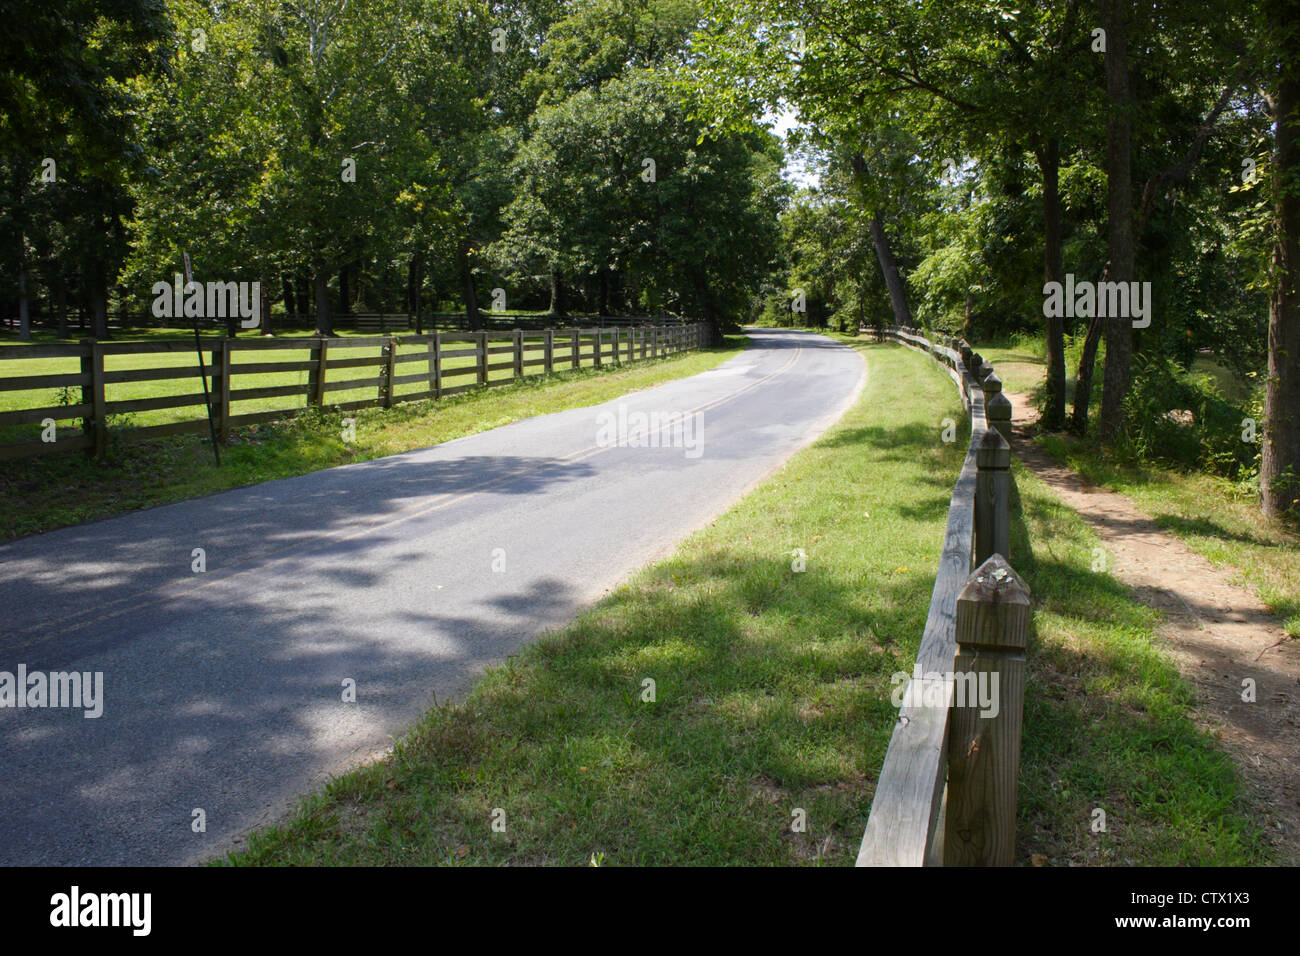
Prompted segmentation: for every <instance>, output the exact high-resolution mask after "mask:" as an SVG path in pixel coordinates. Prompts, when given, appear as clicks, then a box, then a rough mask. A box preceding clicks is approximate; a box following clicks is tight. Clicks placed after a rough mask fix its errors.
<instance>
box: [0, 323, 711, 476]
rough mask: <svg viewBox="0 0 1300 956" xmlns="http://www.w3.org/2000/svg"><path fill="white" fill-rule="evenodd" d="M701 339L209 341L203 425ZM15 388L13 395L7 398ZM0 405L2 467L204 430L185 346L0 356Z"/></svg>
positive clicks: (638, 334) (193, 362) (590, 362)
mask: <svg viewBox="0 0 1300 956" xmlns="http://www.w3.org/2000/svg"><path fill="white" fill-rule="evenodd" d="M703 335H704V330H703V327H702V326H700V325H698V324H673V325H656V326H625V327H615V328H572V329H523V328H518V329H513V330H511V331H509V332H497V331H479V332H432V333H426V334H424V335H391V334H389V335H379V336H356V337H353V336H348V337H338V338H324V337H319V338H318V337H310V338H308V337H287V338H269V337H260V338H252V337H250V338H208V339H206V340H203V342H202V349H203V351H204V364H205V366H206V367H207V372H208V374H209V375H210V380H211V402H212V410H213V417H214V423H215V426H216V429H217V433H218V437H219V439H221V440H223V441H224V440H225V439H226V437H227V436H228V434H229V432H230V429H231V428H235V427H238V426H241V425H252V424H257V423H260V422H266V421H272V420H275V419H282V418H285V417H288V416H290V415H292V414H294V413H295V412H296V411H299V410H301V409H304V408H310V407H313V406H315V407H322V406H324V407H332V408H338V409H340V410H345V411H346V410H351V409H357V408H364V407H369V406H381V407H385V408H387V407H391V406H392V405H394V404H396V403H399V402H409V401H418V400H421V399H440V398H444V397H447V396H450V395H456V394H459V393H461V392H466V391H469V390H470V389H474V388H488V387H495V386H498V385H505V384H508V383H510V382H513V381H516V380H518V379H520V378H524V377H528V376H530V375H539V374H551V373H553V372H558V371H566V370H571V369H578V368H583V367H595V368H600V367H602V366H604V365H607V364H618V363H623V362H632V361H640V360H644V359H655V358H661V357H663V356H666V355H672V354H675V353H677V352H682V351H686V350H688V349H695V348H699V347H700V346H701V344H702V342H703ZM146 357H147V358H146ZM142 362H143V363H146V364H144V365H143V366H142V364H141V363H142ZM24 364H27V365H36V366H43V367H44V368H43V369H42V371H41V373H40V374H30V375H29V374H23V372H24V371H26V370H25V369H24V368H23V365H24ZM49 366H56V368H53V369H51V368H50V367H49ZM254 379H256V381H254ZM241 380H242V381H241ZM15 392H21V393H24V394H23V396H22V397H20V398H17V399H15V398H14V397H13V395H12V393H15ZM0 399H6V401H4V402H3V404H0V409H3V410H0V460H5V459H13V458H21V457H27V456H30V455H41V454H46V453H50V452H56V451H69V450H83V451H85V452H88V453H90V454H93V455H96V456H103V455H104V454H105V452H106V450H107V447H108V437H109V436H108V432H109V423H110V421H111V420H114V416H139V415H144V416H146V417H147V418H152V419H154V420H153V421H151V423H149V424H142V425H139V426H135V427H123V428H121V429H117V430H115V431H116V433H117V434H119V435H120V437H121V438H122V439H123V440H127V441H140V440H146V439H149V438H155V437H160V436H164V435H172V434H179V433H183V432H190V431H203V430H206V429H207V427H208V419H207V408H206V406H205V404H204V398H203V393H202V389H201V387H200V382H199V365H198V362H197V357H196V355H195V346H194V343H193V342H192V341H183V340H166V341H141V342H111V341H96V340H94V339H86V340H83V341H82V342H80V343H76V344H57V345H14V346H7V347H3V348H0ZM15 406H16V407H15ZM159 419H163V420H159ZM118 420H121V419H118ZM49 423H53V425H54V428H53V432H54V440H52V441H50V440H42V439H43V438H48V437H49V435H48V432H49V429H47V427H46V426H47V425H48V424H49Z"/></svg>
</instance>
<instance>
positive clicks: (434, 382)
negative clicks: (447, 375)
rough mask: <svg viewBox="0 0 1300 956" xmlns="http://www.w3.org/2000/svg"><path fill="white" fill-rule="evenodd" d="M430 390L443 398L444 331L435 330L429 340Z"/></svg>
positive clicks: (435, 395) (434, 394) (437, 396)
mask: <svg viewBox="0 0 1300 956" xmlns="http://www.w3.org/2000/svg"><path fill="white" fill-rule="evenodd" d="M429 391H431V392H433V397H434V398H442V333H441V332H434V333H433V338H432V339H431V340H430V341H429Z"/></svg>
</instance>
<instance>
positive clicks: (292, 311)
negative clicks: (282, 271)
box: [280, 275, 298, 318]
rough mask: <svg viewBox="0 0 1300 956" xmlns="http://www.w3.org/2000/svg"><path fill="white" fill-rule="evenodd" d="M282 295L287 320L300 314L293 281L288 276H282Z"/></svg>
mask: <svg viewBox="0 0 1300 956" xmlns="http://www.w3.org/2000/svg"><path fill="white" fill-rule="evenodd" d="M280 287H281V294H282V295H283V296H284V315H285V318H289V317H290V316H293V315H297V314H298V297H297V296H296V295H295V294H294V291H293V280H292V279H290V278H289V277H288V276H287V275H282V276H280Z"/></svg>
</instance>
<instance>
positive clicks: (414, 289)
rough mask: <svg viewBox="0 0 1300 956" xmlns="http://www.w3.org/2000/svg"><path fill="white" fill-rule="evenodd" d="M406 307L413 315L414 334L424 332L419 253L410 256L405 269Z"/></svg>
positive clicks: (420, 259) (422, 285)
mask: <svg viewBox="0 0 1300 956" xmlns="http://www.w3.org/2000/svg"><path fill="white" fill-rule="evenodd" d="M406 281H407V287H406V299H407V308H409V309H410V310H411V314H412V315H414V316H415V334H416V335H423V334H424V294H423V293H424V260H423V259H422V258H421V257H420V256H419V255H414V256H411V261H410V264H409V265H408V266H407V269H406Z"/></svg>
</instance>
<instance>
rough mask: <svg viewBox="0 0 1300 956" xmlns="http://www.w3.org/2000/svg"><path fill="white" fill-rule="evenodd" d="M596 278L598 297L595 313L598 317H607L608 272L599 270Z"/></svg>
mask: <svg viewBox="0 0 1300 956" xmlns="http://www.w3.org/2000/svg"><path fill="white" fill-rule="evenodd" d="M596 278H597V285H598V287H599V288H598V295H597V299H596V312H597V313H598V314H600V315H609V272H608V270H606V269H601V270H600V273H599V275H598V276H597V277H596Z"/></svg>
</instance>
